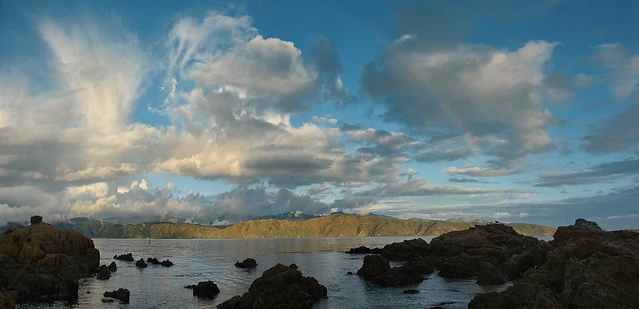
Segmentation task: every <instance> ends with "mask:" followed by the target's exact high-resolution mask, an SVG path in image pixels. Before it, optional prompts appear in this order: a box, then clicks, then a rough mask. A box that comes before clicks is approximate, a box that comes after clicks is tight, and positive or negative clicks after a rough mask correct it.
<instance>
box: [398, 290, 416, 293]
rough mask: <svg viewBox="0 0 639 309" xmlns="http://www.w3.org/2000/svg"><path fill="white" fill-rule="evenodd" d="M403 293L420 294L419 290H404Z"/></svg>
mask: <svg viewBox="0 0 639 309" xmlns="http://www.w3.org/2000/svg"><path fill="white" fill-rule="evenodd" d="M402 293H404V294H417V293H419V290H404V291H402Z"/></svg>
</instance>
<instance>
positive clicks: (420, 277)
mask: <svg viewBox="0 0 639 309" xmlns="http://www.w3.org/2000/svg"><path fill="white" fill-rule="evenodd" d="M432 272H433V267H432V265H430V264H428V263H427V262H426V261H424V260H419V259H415V260H411V261H408V262H406V263H405V264H404V265H402V266H400V267H394V268H391V267H390V262H389V261H388V259H387V258H386V257H384V256H382V255H367V256H365V257H364V263H363V265H362V268H360V269H359V270H358V271H357V274H358V275H360V276H361V277H362V278H364V279H365V280H368V281H371V282H373V283H375V284H379V285H381V286H398V285H406V284H413V283H419V282H422V281H424V275H426V274H429V273H432Z"/></svg>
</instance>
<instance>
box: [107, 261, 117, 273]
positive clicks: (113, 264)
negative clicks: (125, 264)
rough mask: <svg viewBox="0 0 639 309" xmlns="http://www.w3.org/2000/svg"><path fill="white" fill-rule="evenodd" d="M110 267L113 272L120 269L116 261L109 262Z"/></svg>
mask: <svg viewBox="0 0 639 309" xmlns="http://www.w3.org/2000/svg"><path fill="white" fill-rule="evenodd" d="M108 268H109V270H110V271H111V272H112V273H114V272H116V271H118V265H116V264H115V262H111V264H109V266H108Z"/></svg>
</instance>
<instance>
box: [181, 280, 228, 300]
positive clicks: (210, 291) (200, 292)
mask: <svg viewBox="0 0 639 309" xmlns="http://www.w3.org/2000/svg"><path fill="white" fill-rule="evenodd" d="M189 287H190V286H187V288H189ZM217 294H220V289H219V288H218V287H217V284H215V283H214V282H213V281H202V282H198V284H197V285H195V286H193V295H194V296H197V297H203V298H215V296H217Z"/></svg>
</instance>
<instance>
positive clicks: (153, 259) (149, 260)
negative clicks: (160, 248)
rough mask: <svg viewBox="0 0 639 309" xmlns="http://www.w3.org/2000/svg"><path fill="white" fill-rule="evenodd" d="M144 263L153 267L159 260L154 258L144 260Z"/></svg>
mask: <svg viewBox="0 0 639 309" xmlns="http://www.w3.org/2000/svg"><path fill="white" fill-rule="evenodd" d="M146 261H147V262H149V263H151V264H153V265H158V264H160V260H158V259H156V258H146Z"/></svg>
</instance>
